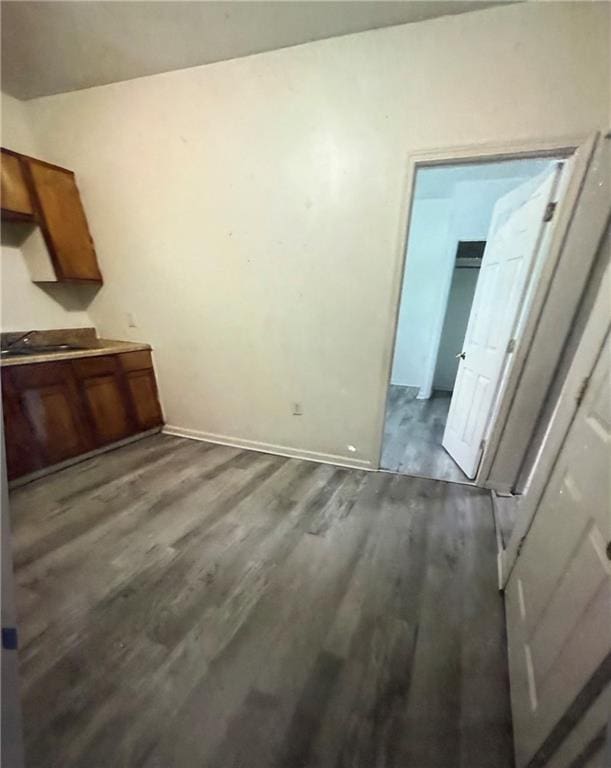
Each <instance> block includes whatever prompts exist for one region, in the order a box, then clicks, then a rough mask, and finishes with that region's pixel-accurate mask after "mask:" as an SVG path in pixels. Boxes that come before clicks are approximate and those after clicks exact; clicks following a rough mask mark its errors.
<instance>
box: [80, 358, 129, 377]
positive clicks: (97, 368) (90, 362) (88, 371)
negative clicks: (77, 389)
mask: <svg viewBox="0 0 611 768" xmlns="http://www.w3.org/2000/svg"><path fill="white" fill-rule="evenodd" d="M72 367H73V368H74V372H75V374H76V376H77V378H79V379H88V378H89V377H90V376H104V375H106V374H111V373H116V372H117V371H118V370H119V367H118V365H117V359H116V355H102V356H101V357H83V358H80V359H78V360H73V361H72Z"/></svg>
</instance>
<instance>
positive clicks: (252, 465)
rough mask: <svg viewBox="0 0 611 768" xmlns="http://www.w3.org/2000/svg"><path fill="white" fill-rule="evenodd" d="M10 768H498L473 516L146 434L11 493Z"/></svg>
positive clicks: (482, 508)
mask: <svg viewBox="0 0 611 768" xmlns="http://www.w3.org/2000/svg"><path fill="white" fill-rule="evenodd" d="M11 515H12V521H13V537H14V552H15V561H16V580H17V599H18V609H19V616H20V626H19V631H20V667H21V675H22V683H23V706H24V718H25V746H26V753H27V759H28V763H27V764H28V766H30V767H31V768H46V767H47V766H48V767H49V768H51V766H52V767H53V768H71V767H72V766H83V767H84V768H98V766H99V767H101V766H104V767H108V768H121V767H123V766H125V767H127V766H129V767H130V768H132V767H134V768H135V767H136V766H142V767H143V768H191V767H193V768H195V767H196V766H197V768H454V767H456V768H509V767H510V766H511V765H512V757H511V753H512V750H511V725H510V710H509V698H508V683H507V669H506V650H505V633H504V613H503V603H502V598H501V596H500V594H499V592H498V591H497V587H496V547H495V534H494V528H493V516H492V512H491V501H490V497H489V494H488V493H486V492H484V491H482V490H480V489H475V488H470V487H467V486H461V485H458V484H453V485H452V484H447V483H440V482H433V481H429V480H422V479H414V478H410V477H403V476H400V475H393V474H389V473H381V472H364V471H357V470H350V469H341V468H337V467H333V466H328V465H323V464H316V463H313V462H305V461H300V460H297V459H287V458H282V457H278V456H272V455H268V454H263V453H254V452H248V451H241V450H238V449H236V448H229V447H223V446H215V445H210V444H206V443H200V442H194V441H190V440H185V439H182V438H175V437H170V436H164V435H156V436H154V437H150V438H147V439H146V440H143V441H141V442H139V443H135V444H132V445H129V446H126V447H124V448H121V449H118V450H116V451H114V452H112V453H109V454H105V455H102V456H98V457H96V458H93V459H90V460H88V461H86V462H83V463H82V464H79V465H76V466H73V467H70V468H69V469H65V470H63V471H61V472H59V473H57V474H55V475H51V476H49V477H46V478H43V479H41V480H37V481H35V482H33V483H31V484H29V485H27V486H25V487H23V488H19V489H16V490H15V491H14V492H13V493H12V494H11Z"/></svg>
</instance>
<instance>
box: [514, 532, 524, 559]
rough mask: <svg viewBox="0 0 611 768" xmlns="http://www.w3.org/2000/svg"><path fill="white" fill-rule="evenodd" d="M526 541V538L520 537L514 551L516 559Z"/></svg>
mask: <svg viewBox="0 0 611 768" xmlns="http://www.w3.org/2000/svg"><path fill="white" fill-rule="evenodd" d="M525 540H526V536H522V538H521V539H520V541H519V543H518V549H517V551H516V557H520V552H521V551H522V547H523V546H524V542H525Z"/></svg>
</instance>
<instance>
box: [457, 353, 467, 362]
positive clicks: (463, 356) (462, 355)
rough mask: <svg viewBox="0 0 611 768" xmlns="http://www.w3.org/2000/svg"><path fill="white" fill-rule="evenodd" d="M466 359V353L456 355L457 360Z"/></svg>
mask: <svg viewBox="0 0 611 768" xmlns="http://www.w3.org/2000/svg"><path fill="white" fill-rule="evenodd" d="M465 357H466V355H465V353H464V352H461V353H460V354H458V355H456V359H457V360H458V359H459V358H460V359H461V360H464V359H465Z"/></svg>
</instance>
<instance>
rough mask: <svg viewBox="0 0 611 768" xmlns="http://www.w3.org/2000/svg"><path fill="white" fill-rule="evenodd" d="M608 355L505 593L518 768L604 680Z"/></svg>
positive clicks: (610, 592) (609, 534)
mask: <svg viewBox="0 0 611 768" xmlns="http://www.w3.org/2000/svg"><path fill="white" fill-rule="evenodd" d="M609 353H610V348H609V342H608V338H607V343H606V344H605V345H604V346H603V349H602V350H601V353H600V355H599V357H598V360H597V362H596V364H595V366H594V368H593V370H592V372H591V375H590V377H589V379H588V381H589V383H588V386H587V390H586V393H585V397H584V398H583V401H582V403H581V405H580V407H579V409H578V410H577V412H576V414H575V418H574V420H573V422H572V424H571V427H570V429H569V432H568V434H567V436H566V440H565V442H564V443H563V446H562V448H561V450H560V453H559V454H558V458H557V460H556V463H555V465H554V467H553V470H552V472H551V476H550V479H549V482H548V484H547V486H546V488H545V490H544V492H543V494H542V496H541V499H540V502H539V505H538V508H537V510H536V514H535V516H534V519H533V523H532V525H531V528H530V530H529V532H528V535H527V536H526V538H525V540H524V543H523V548H522V551H521V553H520V556H519V558H518V560H517V561H516V565H515V567H514V570H513V572H512V574H511V577H510V579H509V582H508V585H507V590H506V610H507V626H508V640H509V664H510V675H511V696H512V710H513V718H514V733H515V740H516V762H517V768H522V766H525V765H528V762H529V761H530V760H531V758H532V756H533V755H534V754H535V753H536V752H537V750H539V749H540V748H541V746H542V745H544V744H545V740H546V738H548V737H549V734H550V733H552V731H553V729H554V727H557V724H558V722H559V721H560V720H561V718H562V717H563V715H564V714H565V713H566V712H567V711H569V710H570V708H571V706H572V705H573V707H574V706H575V704H574V702H576V701H577V702H578V701H579V697H580V695H581V696H582V698H583V695H584V694H583V692H584V691H585V690H587V691H589V694H588V695H598V693H599V692H600V691H599V689H600V690H602V688H603V687H604V686H605V685H607V684H608V678H609V675H611V659H610V658H609V656H610V654H611V563H610V561H609V558H608V556H607V552H606V547H607V544H608V543H609V542H610V541H611V508H610V505H609V497H610V496H609V481H610V470H609V450H610V447H611V398H610V397H609Z"/></svg>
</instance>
